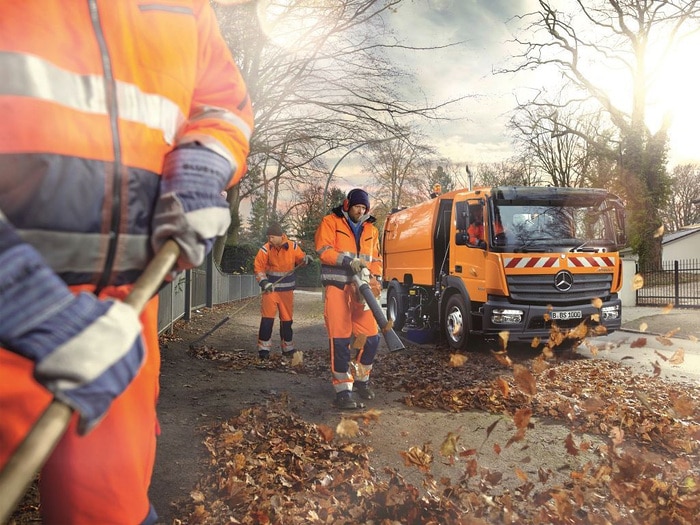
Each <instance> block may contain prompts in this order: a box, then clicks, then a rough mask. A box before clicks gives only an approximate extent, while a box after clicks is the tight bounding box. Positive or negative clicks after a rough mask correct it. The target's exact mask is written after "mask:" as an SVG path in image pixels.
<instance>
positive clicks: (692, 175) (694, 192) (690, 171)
mask: <svg viewBox="0 0 700 525" xmlns="http://www.w3.org/2000/svg"><path fill="white" fill-rule="evenodd" d="M671 191H672V195H671V199H670V201H669V204H668V206H667V207H666V209H665V210H664V214H663V216H664V224H665V226H666V231H670V232H674V231H677V230H679V229H681V228H682V227H683V226H689V225H691V224H698V223H700V165H698V164H683V165H681V166H676V167H675V168H674V169H673V173H672V174H671Z"/></svg>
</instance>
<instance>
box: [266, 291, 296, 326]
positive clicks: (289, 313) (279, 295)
mask: <svg viewBox="0 0 700 525" xmlns="http://www.w3.org/2000/svg"><path fill="white" fill-rule="evenodd" d="M278 310H279V315H280V321H292V320H293V316H294V291H293V290H285V291H283V292H270V293H264V294H262V295H261V300H260V317H272V318H275V317H277V311H278Z"/></svg>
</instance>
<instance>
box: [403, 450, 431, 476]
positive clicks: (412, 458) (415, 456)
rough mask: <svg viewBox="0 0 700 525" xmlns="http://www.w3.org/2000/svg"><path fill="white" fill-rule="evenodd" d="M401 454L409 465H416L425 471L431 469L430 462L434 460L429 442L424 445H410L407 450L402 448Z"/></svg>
mask: <svg viewBox="0 0 700 525" xmlns="http://www.w3.org/2000/svg"><path fill="white" fill-rule="evenodd" d="M399 454H401V457H402V458H403V461H404V464H405V465H406V466H407V467H410V466H411V465H415V466H416V467H418V469H419V470H421V471H423V472H427V471H429V470H430V464H431V463H432V462H433V456H432V455H431V454H430V447H429V446H428V445H427V444H424V445H423V446H422V447H416V446H413V447H410V448H409V449H408V450H407V451H403V450H400V451H399Z"/></svg>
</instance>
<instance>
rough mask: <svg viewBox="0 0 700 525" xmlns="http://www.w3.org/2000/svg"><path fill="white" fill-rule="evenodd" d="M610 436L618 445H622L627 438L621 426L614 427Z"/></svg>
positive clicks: (614, 443)
mask: <svg viewBox="0 0 700 525" xmlns="http://www.w3.org/2000/svg"><path fill="white" fill-rule="evenodd" d="M608 436H609V437H610V439H611V440H612V443H613V445H615V446H618V445H621V444H622V442H623V441H624V439H625V431H624V430H622V429H621V428H620V427H612V428H611V429H610V433H609V434H608Z"/></svg>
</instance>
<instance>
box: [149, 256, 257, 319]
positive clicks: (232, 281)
mask: <svg viewBox="0 0 700 525" xmlns="http://www.w3.org/2000/svg"><path fill="white" fill-rule="evenodd" d="M259 293H260V288H259V287H258V283H257V282H256V280H255V277H254V276H253V275H231V274H224V273H221V271H220V270H219V269H218V268H217V267H216V265H215V264H214V262H213V259H212V256H211V254H210V255H209V256H208V257H207V260H206V261H205V262H204V264H202V266H200V267H199V268H195V269H192V270H187V271H186V272H182V273H179V274H178V275H177V276H176V277H175V279H173V280H172V281H171V282H170V283H168V284H166V285H164V286H163V287H162V288H161V290H160V292H159V293H158V299H159V301H160V304H159V307H158V333H162V332H164V331H165V330H168V329H169V328H171V327H172V325H173V323H174V322H175V321H177V320H178V319H186V320H189V319H190V315H191V312H192V310H196V309H197V308H202V307H211V306H214V305H216V304H224V303H229V302H232V301H238V300H240V299H246V298H248V297H253V296H255V295H258V294H259Z"/></svg>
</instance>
